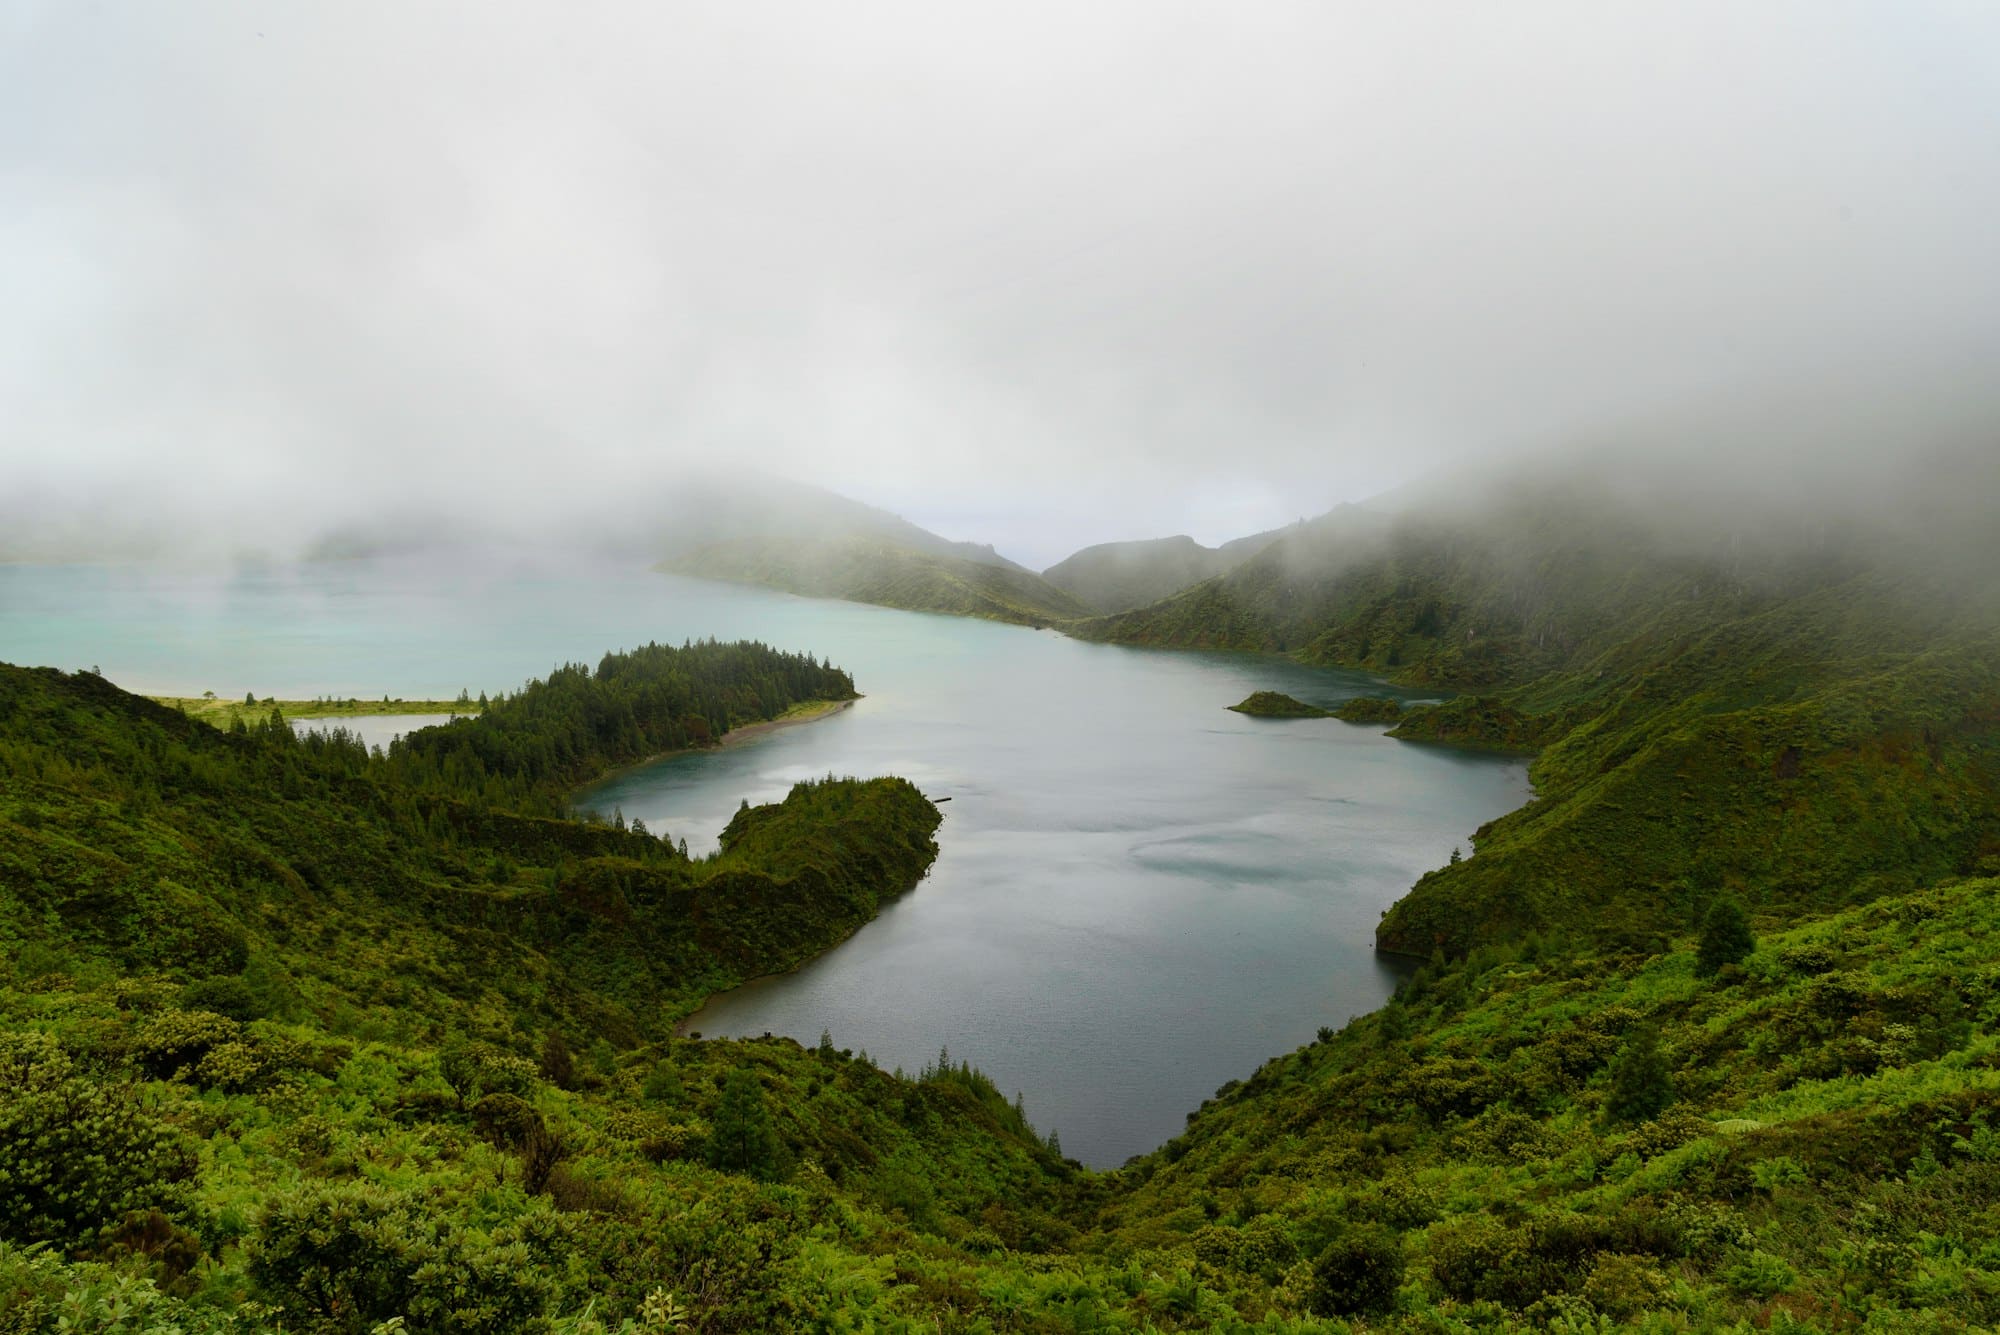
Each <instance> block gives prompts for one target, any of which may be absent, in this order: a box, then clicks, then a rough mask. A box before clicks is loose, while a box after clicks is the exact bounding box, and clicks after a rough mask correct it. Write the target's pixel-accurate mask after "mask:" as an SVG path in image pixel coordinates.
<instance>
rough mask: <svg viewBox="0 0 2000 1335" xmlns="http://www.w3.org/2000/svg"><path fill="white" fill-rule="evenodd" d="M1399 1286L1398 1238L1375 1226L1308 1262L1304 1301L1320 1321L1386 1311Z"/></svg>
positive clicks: (1355, 1231) (1353, 1232)
mask: <svg viewBox="0 0 2000 1335" xmlns="http://www.w3.org/2000/svg"><path fill="white" fill-rule="evenodd" d="M1402 1282H1403V1242H1402V1239H1401V1238H1399V1237H1398V1236H1397V1235H1396V1234H1395V1233H1393V1232H1391V1231H1390V1230H1389V1229H1387V1228H1384V1227H1382V1226H1381V1225H1379V1224H1358V1225H1356V1226H1354V1227H1353V1228H1350V1229H1348V1230H1347V1231H1346V1232H1344V1233H1342V1234H1341V1235H1340V1236H1339V1237H1337V1238H1335V1239H1334V1240H1333V1241H1332V1242H1331V1243H1329V1244H1327V1247H1326V1250H1324V1251H1322V1252H1321V1253H1320V1254H1319V1256H1318V1258H1317V1259H1315V1260H1314V1261H1313V1265H1312V1289H1311V1291H1310V1293H1309V1295H1308V1299H1307V1302H1308V1305H1309V1306H1310V1307H1311V1308H1312V1310H1313V1311H1314V1312H1316V1313H1318V1314H1319V1315H1320V1316H1355V1315H1359V1314H1362V1313H1367V1312H1386V1311H1388V1310H1389V1308H1390V1307H1391V1306H1393V1305H1394V1304H1395V1301H1396V1290H1397V1288H1398V1287H1399V1286H1401V1284H1402Z"/></svg>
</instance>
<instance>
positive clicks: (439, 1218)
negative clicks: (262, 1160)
mask: <svg viewBox="0 0 2000 1335" xmlns="http://www.w3.org/2000/svg"><path fill="white" fill-rule="evenodd" d="M565 1241H566V1239H565V1236H564V1233H563V1231H562V1229H561V1226H560V1225H559V1224H557V1223H555V1222H554V1221H553V1217H552V1216H537V1215H534V1214H530V1215H528V1216H526V1217H524V1218H522V1219H520V1220H517V1221H516V1222H515V1223H513V1224H510V1225H506V1226H503V1227H501V1228H497V1229H495V1230H493V1231H492V1233H491V1235H490V1236H485V1235H481V1234H479V1233H476V1232H473V1231H471V1230H469V1229H460V1228H458V1227H457V1226H456V1225H455V1224H454V1223H453V1222H452V1220H451V1219H450V1218H449V1217H448V1216H446V1215H442V1214H440V1213H439V1212H438V1211H437V1210H436V1208H435V1205H434V1203H432V1202H428V1201H424V1200H420V1199H415V1198H412V1197H410V1196H409V1195H407V1194H405V1193H402V1192H398V1191H393V1190H390V1189H388V1188H385V1187H380V1186H375V1185H373V1184H369V1183H361V1182H346V1183H337V1184H332V1185H324V1186H307V1187H303V1188H300V1189H298V1190H296V1191H292V1192H289V1193H286V1194H283V1195H280V1196H279V1197H277V1198H276V1199H274V1200H273V1201H272V1202H271V1203H270V1205H269V1206H267V1207H266V1209H265V1211H264V1214H263V1217H262V1218H261V1220H260V1221H259V1222H258V1226H257V1231H256V1234H255V1235H254V1236H253V1237H252V1239H251V1240H250V1245H249V1248H248V1252H249V1264H250V1276H251V1279H252V1280H253V1281H255V1283H256V1284H257V1286H258V1287H259V1288H260V1289H261V1290H262V1291H263V1293H264V1294H265V1296H267V1297H268V1298H270V1299H271V1300H272V1301H274V1302H276V1303H277V1304H279V1306H281V1307H282V1308H283V1310H284V1312H285V1314H286V1315H287V1317H289V1318H293V1319H298V1320H303V1321H306V1322H310V1323H311V1325H312V1327H313V1328H315V1329H319V1330H325V1331H329V1332H354V1335H360V1333H361V1332H365V1331H368V1330H369V1329H371V1328H372V1327H373V1326H374V1325H375V1324H377V1323H379V1322H385V1321H389V1320H391V1319H393V1318H395V1317H403V1318H405V1319H406V1320H407V1321H408V1322H409V1325H410V1328H411V1329H412V1330H423V1331H430V1332H438V1333H439V1335H472V1333H473V1332H481V1333H482V1335H483V1333H484V1332H491V1331H512V1330H520V1329H522V1328H523V1327H525V1326H526V1325H527V1323H528V1322H530V1321H531V1320H533V1319H535V1318H537V1317H539V1316H540V1315H541V1313H542V1310H543V1308H544V1307H545V1305H546V1303H547V1300H548V1296H549V1288H548V1286H549V1279H548V1273H549V1269H548V1263H549V1261H550V1260H551V1259H552V1253H554V1252H557V1251H559V1250H561V1249H562V1247H563V1244H564V1243H565Z"/></svg>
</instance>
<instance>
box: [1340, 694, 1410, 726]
mask: <svg viewBox="0 0 2000 1335" xmlns="http://www.w3.org/2000/svg"><path fill="white" fill-rule="evenodd" d="M1333 716H1334V717H1335V718H1337V719H1342V720H1344V721H1346V722H1348V723H1394V722H1396V721H1397V720H1398V719H1400V718H1402V717H1403V706H1402V704H1401V702H1399V701H1396V700H1391V699H1389V698H1388V697H1387V696H1382V695H1359V696H1356V697H1355V698H1354V699H1352V700H1348V701H1344V702H1343V703H1342V704H1341V706H1340V708H1338V709H1336V710H1334V711H1333Z"/></svg>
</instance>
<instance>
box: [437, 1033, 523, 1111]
mask: <svg viewBox="0 0 2000 1335" xmlns="http://www.w3.org/2000/svg"><path fill="white" fill-rule="evenodd" d="M438 1074H439V1075H441V1076H443V1077H444V1082H445V1083H446V1084H447V1085H450V1086H451V1087H452V1089H453V1090H454V1091H455V1092H456V1093H457V1094H458V1097H459V1100H460V1101H461V1102H467V1101H471V1100H475V1099H478V1098H480V1097H481V1096H482V1095H486V1094H513V1095H517V1096H521V1095H526V1094H528V1093H530V1092H532V1091H533V1090H534V1087H535V1076H536V1074H537V1072H536V1069H535V1063H533V1062H531V1061H529V1060H528V1059H527V1058H525V1057H517V1056H515V1055H514V1054H513V1053H511V1052H508V1051H506V1050H505V1049H503V1048H496V1047H494V1046H493V1045H492V1044H491V1043H473V1042H468V1041H466V1040H464V1039H461V1038H457V1037H454V1038H452V1039H451V1040H449V1041H448V1042H446V1044H445V1045H444V1047H443V1048H442V1049H440V1050H439V1052H438Z"/></svg>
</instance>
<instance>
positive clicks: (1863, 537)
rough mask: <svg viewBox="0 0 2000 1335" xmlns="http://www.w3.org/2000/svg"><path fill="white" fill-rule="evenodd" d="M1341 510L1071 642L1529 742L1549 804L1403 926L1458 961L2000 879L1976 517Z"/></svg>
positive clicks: (1497, 503)
mask: <svg viewBox="0 0 2000 1335" xmlns="http://www.w3.org/2000/svg"><path fill="white" fill-rule="evenodd" d="M1353 518H1354V515H1353V514H1349V515H1346V516H1343V515H1340V514H1338V513H1336V514H1335V515H1330V516H1327V517H1326V518H1325V519H1323V520H1321V521H1316V522H1315V524H1313V525H1309V526H1307V528H1306V529H1305V530H1302V531H1300V532H1297V533H1295V534H1293V535H1290V536H1288V537H1287V538H1286V539H1285V540H1283V541H1281V542H1279V543H1277V544H1275V545H1274V546H1273V547H1271V548H1270V549H1269V550H1267V551H1266V552H1264V553H1263V554H1262V555H1260V556H1259V557H1257V558H1255V559H1254V560H1252V561H1251V562H1249V563H1248V564H1246V565H1245V566H1243V567H1241V568H1240V569H1238V570H1237V571H1235V572H1232V573H1231V574H1229V575H1226V576H1223V577H1222V578H1220V579H1217V580H1211V581H1209V582H1208V583H1206V584H1203V585H1201V586H1198V587H1197V588H1195V589H1192V590H1189V591H1188V592H1186V593H1184V594H1182V595H1180V596H1179V597H1177V598H1175V599H1172V600H1170V601H1168V602H1166V603H1163V604H1161V605H1159V606H1157V607H1154V608H1148V609H1143V610H1141V611H1139V612H1134V613H1129V614H1127V615H1125V616H1122V617H1109V618H1102V619H1099V620H1096V621H1092V622H1086V623H1083V624H1082V625H1081V626H1079V627H1075V628H1072V629H1073V633H1077V634H1081V635H1085V636H1091V637H1097V638H1104V639H1112V640H1117V641H1120V642H1136V643H1151V644H1170V645H1171V644H1184V645H1203V646H1209V647H1231V648H1243V649H1253V650H1264V651H1283V652H1287V653H1290V654H1291V655H1292V656H1294V657H1296V658H1299V659H1301V660H1303V661H1306V662H1311V663H1317V664H1324V665H1340V666H1347V667H1358V668H1364V669H1369V670H1373V671H1376V672H1380V673H1382V674H1384V675H1386V676H1389V677H1391V678H1392V679H1395V680H1398V681H1401V682H1405V683H1408V684H1413V685H1424V686H1427V687H1432V688H1438V689H1442V690H1456V691H1458V692H1461V694H1459V695H1457V696H1456V697H1455V698H1453V699H1451V700H1449V701H1447V702H1445V703H1443V704H1439V705H1435V706H1427V707H1415V708H1411V709H1407V710H1405V711H1403V715H1402V719H1401V721H1400V723H1399V725H1398V726H1397V728H1396V729H1395V731H1394V733H1393V734H1392V735H1394V736H1397V737H1400V738H1404V739H1408V740H1413V741H1427V742H1441V743H1449V744H1453V745H1461V746H1475V747H1489V748H1498V749H1506V750H1517V751H1528V752H1535V753H1537V758H1536V760H1535V762H1534V766H1533V769H1532V771H1531V773H1532V777H1533V779H1534V781H1535V785H1536V793H1537V797H1536V800H1535V801H1533V802H1531V803H1529V804H1528V805H1527V806H1525V807H1523V808H1521V809H1520V810H1518V811H1515V812H1512V813H1510V814H1508V815H1507V816H1504V817H1502V818H1500V819H1499V820H1497V821H1495V822H1493V823H1492V824H1491V825H1490V826H1488V827H1487V828H1485V829H1483V830H1481V831H1480V832H1479V833H1478V836H1477V839H1476V841H1475V844H1476V849H1477V856H1474V857H1471V858H1468V859H1465V860H1463V861H1462V862H1460V863H1458V864H1455V865H1453V866H1450V867H1446V868H1441V869H1439V870H1438V871H1437V872H1435V873H1432V874H1431V875H1429V876H1427V877H1425V878H1424V880H1423V881H1421V882H1420V883H1419V884H1418V885H1417V886H1416V888H1415V889H1414V890H1413V891H1412V893H1411V894H1410V895H1409V896H1408V897H1406V898H1405V899H1404V900H1403V901H1401V902H1400V903H1398V904H1397V905H1396V907H1395V908H1394V909H1393V910H1391V912H1390V913H1389V915H1388V916H1387V918H1385V920H1384V922H1383V924H1382V928H1381V931H1380V934H1379V940H1380V942H1381V944H1382V945H1384V946H1385V947H1387V948H1390V949H1393V950H1397V951H1401V952H1404V953H1409V954H1413V955H1416V956H1419V957H1424V956H1428V955H1429V953H1430V952H1431V951H1432V950H1433V949H1434V948H1436V947H1440V946H1441V947H1443V948H1444V949H1445V951H1446V952H1447V953H1448V954H1462V953H1464V952H1465V951H1467V950H1470V949H1471V948H1473V947H1474V946H1476V945H1478V944H1481V943H1482V942H1497V941H1505V940H1512V939H1518V938H1519V937H1520V936H1521V935H1522V934H1524V933H1526V932H1530V931H1534V930H1544V929H1552V928H1555V927H1558V926H1563V927H1565V929H1567V928H1568V927H1569V926H1571V925H1575V924H1582V925H1584V926H1585V928H1586V929H1587V930H1590V931H1594V932H1598V933H1602V934H1605V935H1608V936H1620V935H1624V936H1629V937H1632V938H1633V939H1641V938H1644V937H1645V936H1646V935H1648V934H1671V933H1672V932H1674V931H1677V930H1681V929H1683V928H1684V927H1685V926H1686V925H1687V923H1688V922H1689V921H1690V920H1691V917H1692V916H1693V915H1697V914H1698V913H1699V912H1700V911H1701V908H1702V906H1703V904H1704V903H1705V902H1706V901H1707V899H1708V898H1709V897H1710V896H1711V895H1712V894H1713V893H1715V892H1716V891H1717V890H1718V889H1728V890H1729V891H1731V892H1732V893H1736V894H1739V895H1742V896H1744V897H1745V898H1746V899H1747V900H1749V901H1750V902H1752V903H1753V904H1755V905H1758V906H1760V907H1767V908H1770V909H1772V910H1784V911H1787V912H1790V911H1823V910H1827V909H1832V908H1836V907H1839V906H1842V905H1844V904H1848V903H1852V902H1858V901H1859V900H1862V899H1866V898H1867V897H1869V896H1871V895H1875V894H1881V893H1886V892H1888V891H1891V890H1897V889H1909V888H1914V887H1919V886H1923V885H1928V884H1933V883H1936V882H1937V881H1939V880H1940V879H1941V878H1945V877H1949V876H1955V875H1971V874H1975V873H1980V872H1982V871H1992V870H1995V869H2000V864H1994V863H1992V862H1991V861H1990V859H1992V858H1993V857H1994V856H1995V854H1996V853H2000V823H1996V817H1995V815H1994V811H1995V799H1996V796H2000V711H1996V703H2000V615H1996V613H1995V602H1994V600H1993V598H1992V596H1991V594H1990V591H1989V590H1988V589H1987V588H1986V587H1985V586H1984V584H1983V583H1982V582H1980V581H1979V580H1977V579H1976V578H1968V577H1967V572H1969V571H1973V570H1976V569H1978V568H1980V566H1981V564H1982V562H1983V561H1984V560H1985V559H1986V554H1987V553H1988V552H1989V551H1990V547H1991V535H1990V533H1989V532H1987V531H1986V528H1985V526H1984V525H1983V524H1981V523H1979V522H1977V518H1978V517H1977V516H1971V515H1965V514H1959V515H1956V516H1952V515H1943V516H1938V517H1937V519H1938V522H1936V523H1932V524H1930V525H1929V526H1928V527H1927V528H1924V529H1923V533H1922V537H1921V540H1918V539H1917V538H1915V537H1914V536H1913V534H1914V533H1915V532H1916V531H1917V529H1918V528H1919V527H1920V526H1921V519H1922V516H1921V515H1917V514H1914V513H1911V512H1909V511H1904V512H1900V513H1899V512H1896V511H1894V510H1893V509H1888V510H1885V511H1884V512H1881V513H1878V514H1876V515H1874V516H1872V517H1867V518H1857V519H1855V520H1853V521H1851V522H1849V523H1847V524H1844V525H1843V524H1833V523H1828V522H1826V521H1824V520H1814V521H1811V522H1806V521H1800V520H1796V519H1787V518H1782V517H1778V516H1774V515H1772V514H1770V513H1757V512H1746V511H1743V510H1741V509H1740V508H1739V509H1738V510H1737V511H1735V512H1727V511H1723V512H1719V513H1718V514H1717V515H1716V516H1715V518H1714V519H1713V520H1712V522H1711V523H1709V525H1708V526H1707V527H1706V528H1696V529H1690V528H1689V526H1688V525H1687V523H1686V521H1677V524H1678V526H1670V525H1668V524H1666V523H1664V522H1661V521H1659V520H1658V519H1657V518H1656V517H1655V516H1653V515H1651V514H1649V513H1648V512H1646V511H1645V510H1644V509H1643V508H1642V507H1639V506H1636V505H1633V504H1630V503H1627V502H1623V501H1621V500H1620V499H1619V497H1618V496H1617V495H1616V494H1615V493H1614V492H1612V491H1610V490H1609V489H1607V488H1602V487H1597V486H1593V485H1590V484H1589V483H1587V482H1582V481H1574V480H1573V481H1570V482H1566V483H1558V482H1555V481H1551V480H1547V479H1544V480H1543V484H1542V485H1529V484H1519V485H1516V486H1514V487H1512V488H1510V489H1508V490H1506V491H1504V492H1501V493H1499V494H1497V495H1493V496H1490V497H1486V498H1484V499H1483V500H1482V501H1481V503H1480V504H1479V505H1478V506H1477V507H1476V508H1467V507H1463V506H1460V507H1448V506H1441V507H1434V508H1431V509H1417V510H1414V511H1412V512H1410V513H1408V514H1405V515H1404V516H1402V517H1400V518H1398V519H1396V520H1393V521H1391V520H1384V521H1381V522H1380V523H1376V522H1373V521H1364V522H1362V523H1359V524H1356V523H1353V522H1348V521H1351V520H1353Z"/></svg>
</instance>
